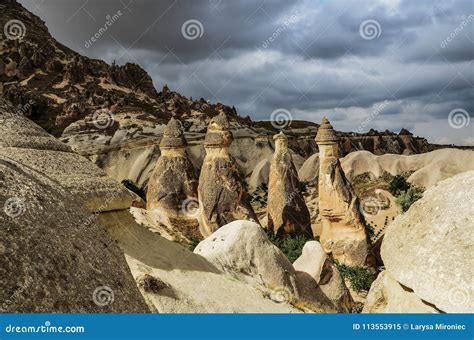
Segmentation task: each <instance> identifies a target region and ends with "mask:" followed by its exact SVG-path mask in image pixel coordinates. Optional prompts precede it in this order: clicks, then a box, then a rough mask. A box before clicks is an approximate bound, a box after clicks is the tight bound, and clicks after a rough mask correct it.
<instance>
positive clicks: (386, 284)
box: [362, 270, 439, 313]
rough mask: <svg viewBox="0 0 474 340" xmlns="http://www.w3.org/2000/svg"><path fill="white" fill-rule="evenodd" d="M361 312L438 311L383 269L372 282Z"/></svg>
mask: <svg viewBox="0 0 474 340" xmlns="http://www.w3.org/2000/svg"><path fill="white" fill-rule="evenodd" d="M362 312H363V313H439V311H438V310H437V309H436V308H435V307H434V306H433V305H430V304H428V303H426V302H424V301H423V300H421V299H420V297H419V296H417V295H416V294H415V293H413V291H412V290H411V289H409V288H407V287H403V286H402V285H400V283H398V282H397V281H396V280H394V279H393V278H392V277H391V276H390V273H389V272H388V271H387V270H385V271H383V272H382V273H380V274H379V276H378V277H377V279H376V280H375V281H374V282H373V283H372V286H371V287H370V291H369V294H368V295H367V300H366V302H365V304H364V309H363V310H362Z"/></svg>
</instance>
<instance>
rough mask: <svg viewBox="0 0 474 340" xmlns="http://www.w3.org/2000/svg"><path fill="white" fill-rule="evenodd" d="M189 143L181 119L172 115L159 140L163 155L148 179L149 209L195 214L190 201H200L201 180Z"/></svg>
mask: <svg viewBox="0 0 474 340" xmlns="http://www.w3.org/2000/svg"><path fill="white" fill-rule="evenodd" d="M186 144H187V143H186V140H185V139H184V135H183V130H182V126H181V122H180V121H179V120H177V119H174V118H171V119H170V121H169V122H168V125H167V126H166V129H165V131H164V133H163V138H162V140H161V143H160V150H161V156H160V158H159V159H158V161H157V162H156V165H155V169H154V170H153V173H152V175H151V177H150V180H149V181H148V191H147V209H149V210H152V209H161V210H163V211H164V212H165V213H167V214H171V215H173V216H179V215H184V217H186V216H189V217H192V216H190V215H192V211H190V209H192V207H191V206H188V205H187V203H188V202H189V203H190V204H191V201H193V200H194V201H196V203H197V186H198V182H197V178H196V174H195V170H194V167H193V165H192V163H191V161H190V160H189V158H188V156H187V154H186Z"/></svg>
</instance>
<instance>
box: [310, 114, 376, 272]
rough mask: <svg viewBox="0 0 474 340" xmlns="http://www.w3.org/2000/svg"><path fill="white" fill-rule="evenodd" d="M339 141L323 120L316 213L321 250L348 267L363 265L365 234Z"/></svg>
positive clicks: (366, 244) (318, 140)
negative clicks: (347, 177) (341, 158)
mask: <svg viewBox="0 0 474 340" xmlns="http://www.w3.org/2000/svg"><path fill="white" fill-rule="evenodd" d="M338 142H339V138H338V137H337V135H336V133H335V132H334V130H333V128H332V126H331V124H330V123H329V121H328V119H327V118H326V117H324V118H323V120H322V122H321V126H320V127H319V129H318V133H317V135H316V143H317V144H318V147H319V182H318V185H319V213H320V215H321V221H322V230H321V236H320V241H321V245H322V246H323V248H324V250H325V251H326V252H328V253H332V255H333V256H334V258H335V259H336V260H338V261H341V262H342V263H345V264H347V265H365V264H366V261H367V257H368V242H367V233H366V231H365V227H364V218H363V216H362V214H361V213H360V210H359V200H358V199H357V197H356V196H355V195H354V194H353V193H352V188H351V185H350V183H349V181H348V180H347V179H346V176H345V174H344V171H343V170H342V167H341V163H340V162H339V145H338Z"/></svg>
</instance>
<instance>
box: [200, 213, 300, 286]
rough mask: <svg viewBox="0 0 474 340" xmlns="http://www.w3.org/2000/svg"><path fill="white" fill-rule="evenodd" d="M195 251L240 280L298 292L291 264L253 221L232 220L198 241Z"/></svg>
mask: <svg viewBox="0 0 474 340" xmlns="http://www.w3.org/2000/svg"><path fill="white" fill-rule="evenodd" d="M194 252H195V253H196V254H199V255H201V256H203V257H205V258H206V259H207V260H208V261H210V262H211V263H213V264H214V265H215V266H216V267H218V268H220V269H221V270H222V271H225V272H228V273H230V274H232V275H233V276H235V277H236V278H238V279H240V280H243V281H245V280H247V281H250V282H255V281H257V282H258V283H260V284H264V285H265V286H266V287H269V288H277V287H279V288H282V289H287V290H288V291H289V292H290V293H291V294H295V295H297V290H296V278H295V270H294V269H293V266H292V265H291V263H290V262H289V261H288V259H287V258H286V257H285V255H284V254H283V253H282V252H281V251H280V249H278V248H277V247H276V246H275V245H273V244H272V243H271V242H270V241H269V240H268V237H267V235H266V234H265V232H264V230H263V228H262V227H261V226H259V225H258V224H257V223H255V222H250V221H234V222H231V223H229V224H227V225H225V226H223V227H221V228H220V229H219V230H217V231H216V232H214V233H213V234H212V235H210V236H209V237H208V238H206V239H205V240H204V241H202V242H201V243H199V244H198V246H197V247H196V249H195V250H194Z"/></svg>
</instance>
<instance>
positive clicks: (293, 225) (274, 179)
mask: <svg viewBox="0 0 474 340" xmlns="http://www.w3.org/2000/svg"><path fill="white" fill-rule="evenodd" d="M273 139H274V140H275V153H274V155H273V159H272V162H271V166H270V178H269V184H268V206H267V216H268V227H267V228H268V231H269V232H270V233H272V234H273V235H275V236H277V237H279V238H284V237H285V236H287V235H292V236H295V235H305V236H307V237H309V238H310V237H312V236H313V233H312V231H311V221H310V215H309V211H308V208H307V207H306V203H305V200H304V197H303V195H302V194H301V187H300V186H301V184H300V182H299V180H298V173H297V171H296V168H295V165H294V164H293V160H292V158H291V154H290V150H289V149H288V137H287V136H286V135H285V134H284V133H283V132H280V133H279V134H277V135H275V136H274V137H273Z"/></svg>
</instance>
